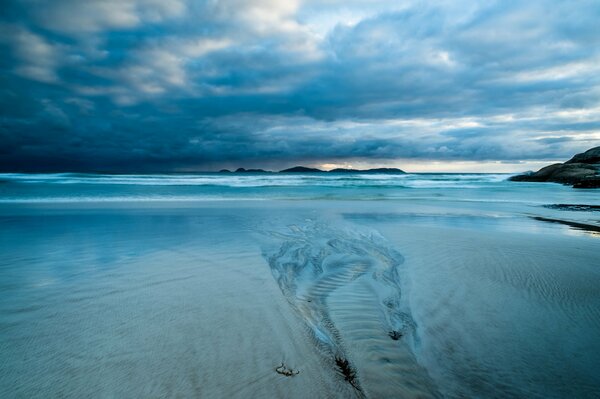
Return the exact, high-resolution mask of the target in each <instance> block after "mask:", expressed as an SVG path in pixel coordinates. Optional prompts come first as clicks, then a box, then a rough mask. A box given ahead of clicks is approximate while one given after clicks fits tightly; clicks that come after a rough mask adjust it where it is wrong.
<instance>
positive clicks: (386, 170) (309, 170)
mask: <svg viewBox="0 0 600 399" xmlns="http://www.w3.org/2000/svg"><path fill="white" fill-rule="evenodd" d="M219 173H373V174H375V173H378V174H382V173H383V174H406V172H405V171H403V170H402V169H398V168H374V169H346V168H336V169H332V170H329V171H327V170H321V169H317V168H309V167H306V166H294V167H292V168H288V169H283V170H280V171H279V172H272V171H269V170H264V169H244V168H237V169H236V170H235V171H231V170H229V169H221V170H220V171H219Z"/></svg>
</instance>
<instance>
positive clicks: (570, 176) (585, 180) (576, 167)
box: [510, 146, 600, 188]
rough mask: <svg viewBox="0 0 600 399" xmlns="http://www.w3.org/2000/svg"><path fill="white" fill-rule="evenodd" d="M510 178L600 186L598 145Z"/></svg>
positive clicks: (586, 186)
mask: <svg viewBox="0 0 600 399" xmlns="http://www.w3.org/2000/svg"><path fill="white" fill-rule="evenodd" d="M510 180H512V181H527V182H552V183H562V184H568V185H572V186H573V187H574V188H600V146H599V147H594V148H590V149H589V150H587V151H586V152H583V153H581V154H577V155H575V156H574V157H573V158H571V159H569V160H568V161H567V162H564V163H555V164H553V165H548V166H546V167H543V168H542V169H540V170H538V171H537V172H529V173H525V174H522V175H517V176H513V177H511V178H510Z"/></svg>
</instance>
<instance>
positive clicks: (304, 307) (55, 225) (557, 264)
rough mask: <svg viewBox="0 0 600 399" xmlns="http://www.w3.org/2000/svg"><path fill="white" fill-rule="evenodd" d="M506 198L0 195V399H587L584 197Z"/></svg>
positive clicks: (420, 183)
mask: <svg viewBox="0 0 600 399" xmlns="http://www.w3.org/2000/svg"><path fill="white" fill-rule="evenodd" d="M507 177H508V176H506V175H486V174H466V175H453V174H424V175H412V174H409V175H334V174H323V175H276V174H257V175H253V174H227V175H225V174H201V175H118V176H112V175H81V174H50V175H25V174H4V175H0V357H1V359H2V361H1V362H0V397H23V398H30V397H39V398H47V397H73V398H79V397H172V396H177V397H240V398H242V397H307V396H310V397H344V398H345V397H373V398H388V397H406V398H410V397H415V398H417V397H419V398H423V397H449V398H462V397H498V398H506V397H515V398H521V397H534V398H536V397H537V398H549V397H554V398H562V397H599V396H600V374H599V373H598V370H599V369H600V360H599V359H600V340H599V339H598V337H599V336H600V289H599V288H598V287H600V232H599V231H600V212H598V206H600V195H599V194H598V193H599V192H598V191H594V190H574V189H571V188H569V187H565V186H560V185H555V184H528V183H512V182H508V181H506V178H507ZM278 370H279V371H278ZM282 370H283V371H289V373H288V374H291V375H285V373H282Z"/></svg>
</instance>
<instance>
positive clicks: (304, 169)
mask: <svg viewBox="0 0 600 399" xmlns="http://www.w3.org/2000/svg"><path fill="white" fill-rule="evenodd" d="M324 172H325V171H323V170H321V169H317V168H307V167H306V166H294V167H293V168H288V169H284V170H280V171H279V173H324Z"/></svg>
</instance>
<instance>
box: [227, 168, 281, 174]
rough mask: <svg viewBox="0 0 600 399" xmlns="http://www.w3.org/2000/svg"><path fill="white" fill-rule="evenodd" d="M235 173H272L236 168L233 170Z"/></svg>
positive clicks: (262, 170)
mask: <svg viewBox="0 0 600 399" xmlns="http://www.w3.org/2000/svg"><path fill="white" fill-rule="evenodd" d="M235 173H272V172H269V171H266V170H264V169H244V168H237V169H236V170H235Z"/></svg>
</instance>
